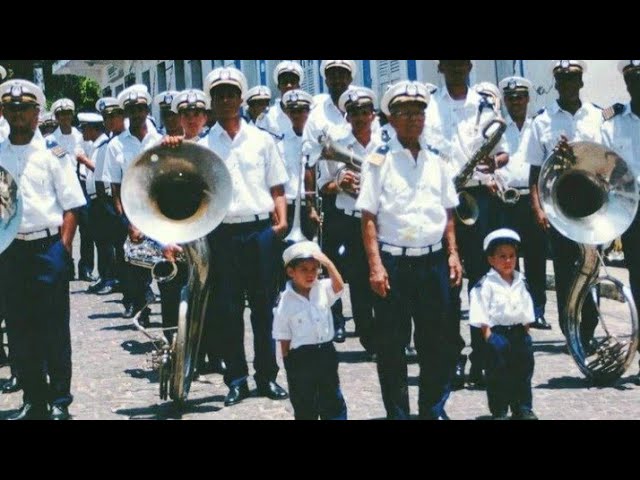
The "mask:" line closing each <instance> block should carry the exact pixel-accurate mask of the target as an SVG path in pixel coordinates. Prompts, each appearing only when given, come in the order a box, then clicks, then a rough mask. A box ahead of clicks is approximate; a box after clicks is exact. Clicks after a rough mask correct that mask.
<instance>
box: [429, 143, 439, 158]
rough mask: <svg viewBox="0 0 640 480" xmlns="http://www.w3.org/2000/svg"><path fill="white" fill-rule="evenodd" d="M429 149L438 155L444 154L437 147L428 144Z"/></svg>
mask: <svg viewBox="0 0 640 480" xmlns="http://www.w3.org/2000/svg"><path fill="white" fill-rule="evenodd" d="M427 150H429V151H430V152H431V153H435V154H436V155H440V156H441V155H442V154H441V153H440V150H438V149H437V148H436V147H432V146H431V145H429V144H427Z"/></svg>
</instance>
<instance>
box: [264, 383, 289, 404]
mask: <svg viewBox="0 0 640 480" xmlns="http://www.w3.org/2000/svg"><path fill="white" fill-rule="evenodd" d="M258 395H260V396H261V397H268V398H270V399H271V400H284V399H286V398H289V394H288V393H287V391H286V390H285V389H284V388H282V387H281V386H280V385H278V384H277V383H276V382H269V383H267V384H265V385H258Z"/></svg>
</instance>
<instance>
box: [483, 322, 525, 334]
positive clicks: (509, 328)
mask: <svg viewBox="0 0 640 480" xmlns="http://www.w3.org/2000/svg"><path fill="white" fill-rule="evenodd" d="M491 331H492V332H496V333H514V332H518V331H524V325H522V324H521V323H518V324H517V325H496V326H494V327H491Z"/></svg>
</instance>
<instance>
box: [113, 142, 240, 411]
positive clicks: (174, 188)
mask: <svg viewBox="0 0 640 480" xmlns="http://www.w3.org/2000/svg"><path fill="white" fill-rule="evenodd" d="M121 195H122V205H123V207H124V210H125V212H126V214H127V217H128V218H129V220H130V221H131V223H132V224H133V225H135V226H136V227H137V228H139V229H140V231H142V232H143V233H144V234H145V235H147V236H148V237H150V238H151V239H153V240H155V241H157V242H159V243H161V244H168V243H177V244H182V247H183V249H184V256H185V257H186V259H187V265H188V268H189V274H188V283H187V285H186V286H185V287H183V289H182V291H181V294H180V306H179V313H178V322H177V325H178V327H177V332H176V334H175V335H174V336H173V341H172V342H171V345H166V343H164V342H162V343H164V344H162V345H161V346H160V348H159V349H158V350H157V351H156V352H155V354H154V363H155V365H156V366H157V367H158V368H159V370H160V397H161V398H162V399H163V400H164V399H166V398H167V396H168V397H170V398H171V399H172V400H174V401H175V402H177V403H181V402H183V401H184V400H186V398H187V395H188V394H189V389H190V387H191V380H192V377H193V372H194V367H195V362H196V361H197V358H198V351H199V348H200V339H201V337H202V330H203V326H204V319H205V313H206V306H207V302H208V298H209V293H210V290H211V288H210V285H209V284H208V277H209V248H208V245H207V241H206V238H205V237H206V235H207V234H208V233H209V232H211V231H212V230H213V229H215V228H216V227H217V226H218V225H219V224H220V223H221V222H222V219H223V218H224V216H225V215H226V212H227V210H228V209H229V205H230V203H231V195H232V185H231V175H230V174H229V171H228V170H227V167H226V165H225V164H224V162H223V161H222V160H221V159H220V158H219V157H218V156H217V155H216V154H215V153H213V152H212V151H211V150H209V149H208V148H204V147H202V146H199V145H196V144H195V143H190V142H184V143H182V144H181V145H180V146H179V147H177V148H169V147H165V146H157V147H154V148H151V149H149V150H147V151H146V152H144V153H143V154H142V155H140V156H139V157H137V158H136V159H135V160H134V161H133V162H132V164H131V165H130V166H129V168H128V169H127V171H126V172H125V175H124V178H123V181H122V193H121ZM143 331H144V329H143ZM145 333H146V332H145ZM147 335H148V334H147ZM151 338H152V340H154V339H153V337H151ZM155 340H157V339H155Z"/></svg>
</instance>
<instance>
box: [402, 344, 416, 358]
mask: <svg viewBox="0 0 640 480" xmlns="http://www.w3.org/2000/svg"><path fill="white" fill-rule="evenodd" d="M404 356H405V357H408V358H413V357H417V356H418V352H417V351H416V349H415V348H413V347H412V346H411V345H407V346H406V347H404Z"/></svg>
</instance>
